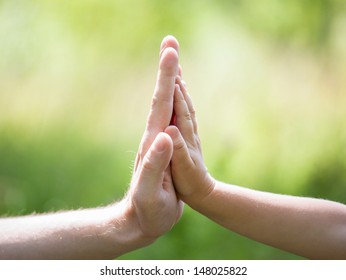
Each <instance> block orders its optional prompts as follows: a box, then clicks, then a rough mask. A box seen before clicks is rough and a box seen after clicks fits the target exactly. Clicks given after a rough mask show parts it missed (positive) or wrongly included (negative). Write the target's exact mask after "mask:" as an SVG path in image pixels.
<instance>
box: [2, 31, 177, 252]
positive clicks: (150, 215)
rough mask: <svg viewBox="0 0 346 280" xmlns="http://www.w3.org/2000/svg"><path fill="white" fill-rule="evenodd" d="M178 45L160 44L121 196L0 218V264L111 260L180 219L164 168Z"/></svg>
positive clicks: (168, 155) (169, 151)
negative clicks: (148, 103)
mask: <svg viewBox="0 0 346 280" xmlns="http://www.w3.org/2000/svg"><path fill="white" fill-rule="evenodd" d="M178 73H179V64H178V42H177V41H176V39H175V38H173V37H172V36H168V37H166V38H165V39H164V40H163V42H162V44H161V52H160V65H159V73H158V76H157V83H156V87H155V91H154V96H153V103H152V105H151V110H150V113H149V116H148V120H147V126H146V129H145V132H144V135H143V138H142V141H141V144H140V148H139V151H138V153H137V158H136V164H135V168H134V172H133V176H132V181H131V185H130V189H129V191H128V193H127V195H126V196H125V197H124V198H123V200H121V201H120V202H118V203H114V204H112V205H109V206H107V207H100V208H95V209H85V210H74V211H65V212H59V213H52V214H40V215H31V216H24V217H15V218H2V219H0V259H111V258H115V257H118V256H120V255H122V254H124V253H126V252H129V251H132V250H134V249H137V248H140V247H144V246H147V245H149V244H151V243H153V242H154V241H155V240H156V239H157V238H159V237H160V236H161V235H162V234H164V233H166V232H168V231H169V230H170V229H171V228H172V227H173V225H174V224H175V223H176V222H177V221H178V220H179V218H180V216H181V214H182V205H183V204H182V202H181V201H180V200H179V199H178V198H177V196H176V192H175V190H174V187H173V182H172V178H171V173H170V168H169V163H170V160H171V157H172V153H173V143H172V140H171V138H170V137H169V136H168V135H167V134H165V133H164V132H163V130H164V128H166V127H167V126H168V125H169V123H170V117H171V115H172V110H173V92H174V85H175V79H176V75H177V74H178Z"/></svg>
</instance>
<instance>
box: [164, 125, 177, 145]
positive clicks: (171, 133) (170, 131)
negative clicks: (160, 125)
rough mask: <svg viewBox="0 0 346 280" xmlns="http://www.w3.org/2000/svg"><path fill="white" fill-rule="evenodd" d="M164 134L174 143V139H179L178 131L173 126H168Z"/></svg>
mask: <svg viewBox="0 0 346 280" xmlns="http://www.w3.org/2000/svg"><path fill="white" fill-rule="evenodd" d="M165 133H166V134H168V135H169V136H170V138H171V140H172V141H173V142H174V140H175V139H177V138H179V136H180V131H179V129H178V128H177V127H176V126H175V125H170V126H168V127H167V128H166V129H165Z"/></svg>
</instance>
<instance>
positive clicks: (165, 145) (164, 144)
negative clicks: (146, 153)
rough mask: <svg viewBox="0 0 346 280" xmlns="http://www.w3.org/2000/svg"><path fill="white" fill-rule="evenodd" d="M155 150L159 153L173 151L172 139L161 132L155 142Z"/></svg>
mask: <svg viewBox="0 0 346 280" xmlns="http://www.w3.org/2000/svg"><path fill="white" fill-rule="evenodd" d="M154 143H155V148H156V150H157V151H158V152H165V151H167V150H171V149H172V147H173V142H172V139H171V137H170V136H169V135H167V133H164V132H160V133H159V134H158V135H157V136H156V139H155V141H154Z"/></svg>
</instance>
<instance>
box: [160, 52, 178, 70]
mask: <svg viewBox="0 0 346 280" xmlns="http://www.w3.org/2000/svg"><path fill="white" fill-rule="evenodd" d="M178 68H179V56H178V52H177V51H176V50H175V49H174V48H171V47H168V48H166V49H164V50H163V52H162V55H161V59H160V69H161V70H174V72H172V73H171V75H174V76H175V75H177V74H178Z"/></svg>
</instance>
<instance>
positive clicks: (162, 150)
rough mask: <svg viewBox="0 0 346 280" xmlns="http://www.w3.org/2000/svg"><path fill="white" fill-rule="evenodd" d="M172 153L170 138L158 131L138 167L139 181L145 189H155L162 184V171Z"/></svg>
mask: <svg viewBox="0 0 346 280" xmlns="http://www.w3.org/2000/svg"><path fill="white" fill-rule="evenodd" d="M172 154H173V143H172V140H171V138H170V137H169V136H168V135H167V134H166V133H163V132H160V133H159V134H158V135H157V136H156V138H155V140H154V142H153V143H152V144H151V146H150V148H149V150H148V151H147V153H146V155H145V157H144V159H143V161H142V165H141V167H140V171H139V172H140V174H139V182H140V184H141V185H145V188H146V190H148V191H150V189H156V188H157V185H162V182H163V176H164V171H165V170H166V168H167V167H168V165H169V163H170V161H171V158H172Z"/></svg>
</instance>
